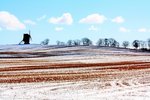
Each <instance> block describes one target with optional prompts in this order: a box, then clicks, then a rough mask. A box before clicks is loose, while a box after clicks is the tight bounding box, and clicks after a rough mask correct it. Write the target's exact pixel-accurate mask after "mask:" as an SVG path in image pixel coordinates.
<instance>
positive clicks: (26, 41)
mask: <svg viewBox="0 0 150 100" xmlns="http://www.w3.org/2000/svg"><path fill="white" fill-rule="evenodd" d="M30 40H31V35H30V31H29V33H24V34H23V40H22V41H21V42H20V43H19V44H21V43H22V42H24V44H30Z"/></svg>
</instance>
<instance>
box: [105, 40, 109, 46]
mask: <svg viewBox="0 0 150 100" xmlns="http://www.w3.org/2000/svg"><path fill="white" fill-rule="evenodd" d="M104 45H105V46H109V40H108V39H107V38H105V39H104Z"/></svg>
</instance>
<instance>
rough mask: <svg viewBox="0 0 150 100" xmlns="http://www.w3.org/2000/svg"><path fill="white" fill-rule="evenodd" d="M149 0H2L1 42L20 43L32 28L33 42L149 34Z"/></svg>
mask: <svg viewBox="0 0 150 100" xmlns="http://www.w3.org/2000/svg"><path fill="white" fill-rule="evenodd" d="M149 4H150V0H1V1H0V35H1V36H0V44H18V43H19V42H20V41H21V40H22V37H23V34H24V33H27V32H28V31H29V30H30V31H31V36H32V41H31V44H40V43H41V41H43V40H44V39H47V38H48V39H50V44H52V45H53V44H56V41H57V40H59V41H63V42H67V41H68V40H76V39H82V38H84V37H87V38H89V39H91V40H92V41H93V43H96V42H97V40H98V39H99V38H114V39H116V40H117V41H119V42H120V43H121V42H122V41H125V40H128V41H130V42H132V41H133V40H135V39H138V40H144V41H146V40H147V39H148V38H150V19H149V18H150V13H149V10H150V6H149Z"/></svg>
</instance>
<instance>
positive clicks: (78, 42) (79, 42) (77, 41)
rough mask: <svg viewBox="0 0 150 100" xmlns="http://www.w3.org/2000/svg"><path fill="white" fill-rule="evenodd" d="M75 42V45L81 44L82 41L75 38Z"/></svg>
mask: <svg viewBox="0 0 150 100" xmlns="http://www.w3.org/2000/svg"><path fill="white" fill-rule="evenodd" d="M73 42H74V45H75V46H79V45H80V44H81V41H80V40H74V41H73Z"/></svg>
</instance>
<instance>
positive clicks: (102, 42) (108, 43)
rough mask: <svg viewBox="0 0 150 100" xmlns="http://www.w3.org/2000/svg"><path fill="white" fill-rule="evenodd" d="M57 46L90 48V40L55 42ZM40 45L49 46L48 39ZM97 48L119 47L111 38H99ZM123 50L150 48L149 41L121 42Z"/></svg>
mask: <svg viewBox="0 0 150 100" xmlns="http://www.w3.org/2000/svg"><path fill="white" fill-rule="evenodd" d="M56 43H57V45H65V46H80V45H83V46H90V45H92V40H90V39H89V38H86V37H85V38H82V39H81V40H68V41H67V43H65V42H61V41H57V42H56ZM41 44H42V45H48V44H49V39H45V40H44V41H42V42H41ZM96 45H97V46H105V47H120V44H119V42H118V41H116V40H115V39H113V38H104V39H102V38H100V39H99V40H98V41H97V43H96ZM121 45H122V46H123V47H124V48H127V47H129V46H130V45H132V46H133V47H134V48H136V49H137V48H142V49H143V48H147V47H149V48H150V39H148V40H147V41H141V40H134V41H133V42H132V43H131V44H130V42H129V41H123V42H122V44H121Z"/></svg>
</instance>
